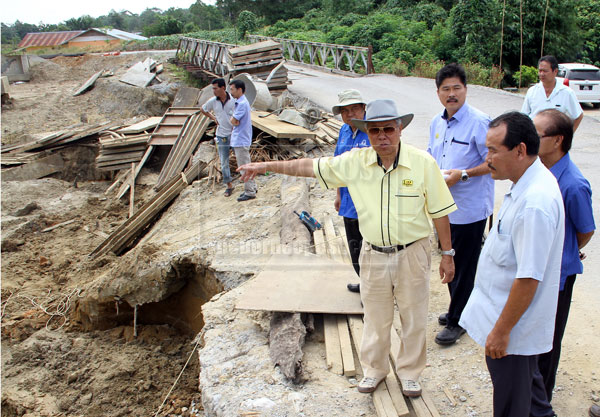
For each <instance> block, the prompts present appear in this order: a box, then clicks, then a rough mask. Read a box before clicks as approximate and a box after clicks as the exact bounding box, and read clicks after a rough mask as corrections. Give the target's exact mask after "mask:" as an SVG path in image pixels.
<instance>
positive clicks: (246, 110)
mask: <svg viewBox="0 0 600 417" xmlns="http://www.w3.org/2000/svg"><path fill="white" fill-rule="evenodd" d="M233 118H235V119H236V120H238V121H239V122H240V124H239V125H237V126H234V127H233V131H232V132H231V146H232V147H234V148H241V147H243V146H250V145H251V144H252V120H251V118H250V103H248V99H246V96H245V95H242V96H241V97H240V98H238V99H237V100H236V101H235V110H234V111H233Z"/></svg>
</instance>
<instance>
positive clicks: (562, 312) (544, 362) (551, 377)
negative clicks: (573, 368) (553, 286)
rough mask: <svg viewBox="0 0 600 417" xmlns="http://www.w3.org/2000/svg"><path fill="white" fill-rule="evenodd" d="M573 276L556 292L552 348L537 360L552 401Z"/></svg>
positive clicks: (547, 393)
mask: <svg viewBox="0 0 600 417" xmlns="http://www.w3.org/2000/svg"><path fill="white" fill-rule="evenodd" d="M575 276H576V275H569V276H568V277H567V281H566V282H565V288H564V289H563V290H562V291H559V292H558V306H557V308H556V321H555V324H554V341H553V342H552V350H551V351H550V352H548V353H543V354H541V355H540V359H539V361H538V365H539V368H540V373H541V374H542V378H543V379H544V386H545V387H546V395H547V396H548V401H552V390H553V389H554V384H555V383H556V371H557V370H558V361H559V360H560V345H561V343H562V338H563V335H564V334H565V327H567V319H568V318H569V310H570V308H571V297H573V285H574V284H575Z"/></svg>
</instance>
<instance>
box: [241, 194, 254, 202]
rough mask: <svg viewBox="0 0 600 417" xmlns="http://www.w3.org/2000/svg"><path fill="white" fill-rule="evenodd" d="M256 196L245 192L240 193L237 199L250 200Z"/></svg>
mask: <svg viewBox="0 0 600 417" xmlns="http://www.w3.org/2000/svg"><path fill="white" fill-rule="evenodd" d="M254 198H256V196H253V195H247V194H242V195H241V196H239V197H238V198H237V201H248V200H252V199H254Z"/></svg>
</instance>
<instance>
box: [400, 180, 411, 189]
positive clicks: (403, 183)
mask: <svg viewBox="0 0 600 417" xmlns="http://www.w3.org/2000/svg"><path fill="white" fill-rule="evenodd" d="M402 185H404V186H405V187H412V185H413V180H409V179H406V180H402Z"/></svg>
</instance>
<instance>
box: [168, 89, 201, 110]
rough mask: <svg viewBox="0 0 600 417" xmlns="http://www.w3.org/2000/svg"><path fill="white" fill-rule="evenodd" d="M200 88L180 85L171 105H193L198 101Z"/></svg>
mask: <svg viewBox="0 0 600 417" xmlns="http://www.w3.org/2000/svg"><path fill="white" fill-rule="evenodd" d="M201 92H202V90H200V89H199V88H194V87H185V86H184V87H180V88H179V90H178V91H177V94H176V95H175V99H174V100H173V104H172V106H171V107H193V106H195V105H196V103H197V102H198V98H199V97H200V93H201Z"/></svg>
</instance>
